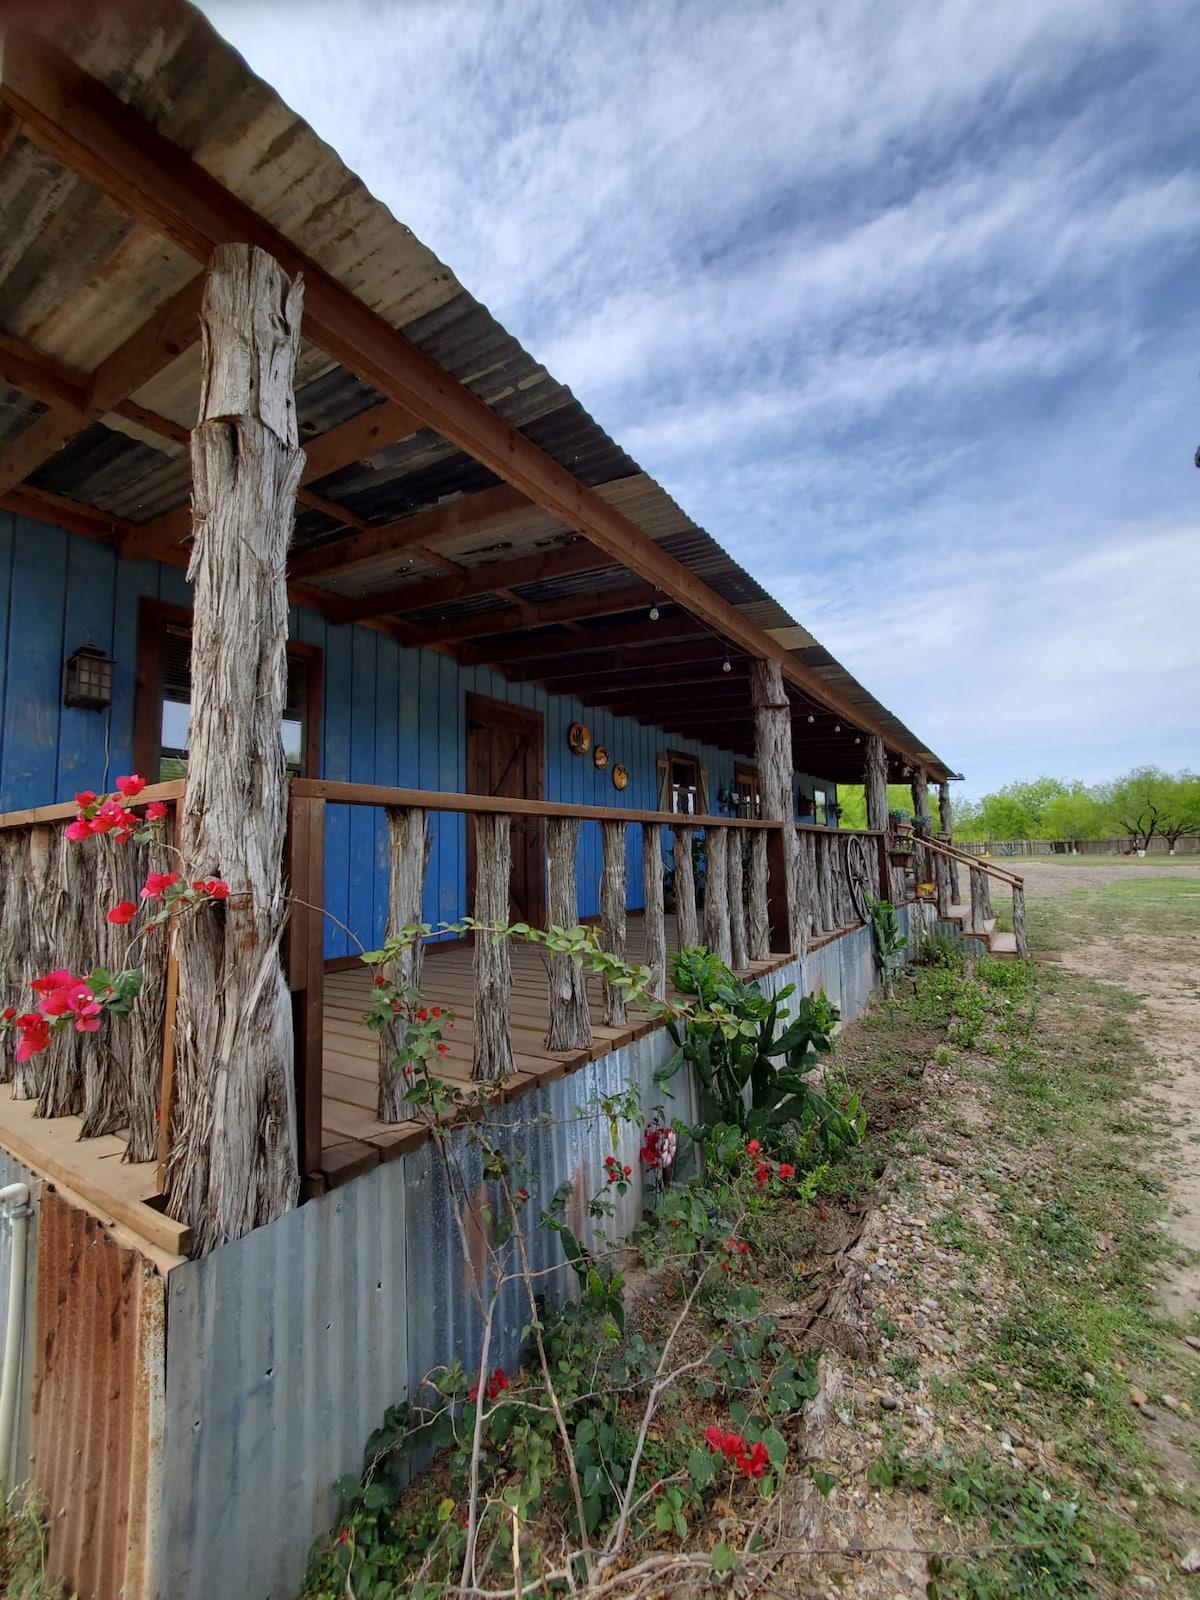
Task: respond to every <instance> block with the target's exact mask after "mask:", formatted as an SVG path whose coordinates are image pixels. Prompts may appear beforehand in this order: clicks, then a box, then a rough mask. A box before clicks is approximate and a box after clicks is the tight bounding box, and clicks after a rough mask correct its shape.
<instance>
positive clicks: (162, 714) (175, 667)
mask: <svg viewBox="0 0 1200 1600" xmlns="http://www.w3.org/2000/svg"><path fill="white" fill-rule="evenodd" d="M142 613H143V614H142V638H141V647H140V651H139V660H138V700H137V709H136V713H135V724H136V725H135V731H134V761H135V765H136V766H137V768H138V771H139V772H142V773H143V774H144V775H145V776H146V777H147V778H148V779H149V780H150V781H151V782H152V783H153V782H161V781H164V780H166V779H169V778H182V777H183V775H184V773H185V772H186V771H187V758H188V724H189V722H190V720H191V709H192V623H191V616H190V615H189V613H188V612H186V611H184V610H183V609H182V608H180V607H176V606H163V605H160V604H158V603H157V602H149V601H147V602H144V603H143V608H142ZM320 682H321V652H320V651H319V650H317V649H315V648H314V647H313V646H311V645H299V644H289V645H288V672H287V698H286V703H285V706H284V713H283V720H282V724H281V727H280V732H281V733H282V735H283V754H284V759H285V761H286V763H287V770H288V773H289V774H290V775H291V776H292V777H302V776H304V775H306V774H307V775H310V776H314V775H315V774H316V773H317V771H318V769H319V764H320V742H319V741H320V704H321V701H320V692H321V689H320Z"/></svg>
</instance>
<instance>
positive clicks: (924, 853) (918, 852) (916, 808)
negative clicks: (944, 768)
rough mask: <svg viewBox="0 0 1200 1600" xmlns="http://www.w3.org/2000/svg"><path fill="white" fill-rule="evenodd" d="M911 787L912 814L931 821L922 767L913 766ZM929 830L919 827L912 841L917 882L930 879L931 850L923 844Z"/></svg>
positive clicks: (926, 783)
mask: <svg viewBox="0 0 1200 1600" xmlns="http://www.w3.org/2000/svg"><path fill="white" fill-rule="evenodd" d="M911 788H912V801H913V816H914V817H921V818H923V819H924V821H925V822H926V823H929V822H930V821H931V816H930V811H929V776H928V774H927V773H926V771H925V768H924V767H914V768H913V775H912V784H911ZM929 831H930V830H929V829H926V830H925V831H924V832H922V830H921V829H920V828H917V829H916V830H915V833H916V838H915V840H914V841H913V843H914V846H915V848H914V851H913V866H914V868H915V869H916V881H917V882H918V883H928V882H929V881H930V880H929V872H930V860H931V858H932V854H933V852H932V851H930V850H928V849H927V848H926V846H925V840H926V839H927V838H928V836H929Z"/></svg>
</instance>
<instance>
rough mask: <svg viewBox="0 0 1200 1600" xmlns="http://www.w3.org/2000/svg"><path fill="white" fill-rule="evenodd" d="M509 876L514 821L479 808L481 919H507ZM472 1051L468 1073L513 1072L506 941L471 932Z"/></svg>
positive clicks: (491, 1076) (486, 1077)
mask: <svg viewBox="0 0 1200 1600" xmlns="http://www.w3.org/2000/svg"><path fill="white" fill-rule="evenodd" d="M511 877H512V819H511V818H510V817H505V816H489V815H488V814H487V813H486V812H480V814H479V815H478V816H477V817H476V818H475V916H476V917H477V918H478V920H479V921H480V922H484V923H489V924H491V925H493V926H497V927H499V926H503V925H505V924H507V922H508V889H509V881H510V879H511ZM474 967H475V1052H474V1058H473V1060H472V1063H471V1076H472V1077H473V1078H474V1079H476V1080H477V1081H478V1082H481V1083H496V1082H498V1081H500V1080H501V1079H503V1078H507V1077H510V1076H511V1075H512V1073H513V1071H514V1070H515V1069H514V1067H513V1056H512V1028H511V1026H510V1023H509V1005H510V999H511V995H512V958H511V956H510V954H509V948H508V940H507V939H503V938H502V939H496V938H494V937H493V936H492V935H491V934H489V933H484V932H482V931H481V930H476V933H475V952H474Z"/></svg>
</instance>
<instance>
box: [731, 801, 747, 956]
mask: <svg viewBox="0 0 1200 1600" xmlns="http://www.w3.org/2000/svg"><path fill="white" fill-rule="evenodd" d="M745 837H746V835H745V833H744V831H743V830H742V829H741V828H731V829H730V832H729V847H728V855H729V862H728V870H727V874H726V881H727V883H728V894H729V951H730V959H729V965H730V966H731V967H732V968H733V970H734V971H735V972H741V971H743V970H744V968H745V966H746V890H745V873H744V868H743V862H742V843H743V840H744V839H745Z"/></svg>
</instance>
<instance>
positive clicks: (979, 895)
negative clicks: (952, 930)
mask: <svg viewBox="0 0 1200 1600" xmlns="http://www.w3.org/2000/svg"><path fill="white" fill-rule="evenodd" d="M991 915H992V899H991V896H990V895H989V893H988V881H987V873H986V872H985V871H984V870H983V868H982V867H972V868H971V932H972V933H975V934H980V935H982V934H983V933H984V932H985V931H986V924H987V923H988V922H989V921H990V919H991Z"/></svg>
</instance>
